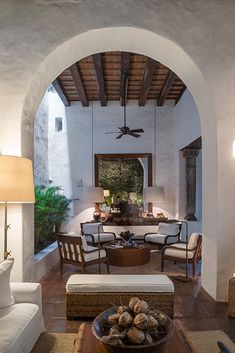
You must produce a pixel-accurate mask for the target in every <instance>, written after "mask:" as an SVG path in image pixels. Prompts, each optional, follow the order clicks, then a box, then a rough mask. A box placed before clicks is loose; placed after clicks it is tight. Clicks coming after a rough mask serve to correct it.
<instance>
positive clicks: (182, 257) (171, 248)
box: [161, 233, 202, 277]
mask: <svg viewBox="0 0 235 353" xmlns="http://www.w3.org/2000/svg"><path fill="white" fill-rule="evenodd" d="M201 249H202V235H201V234H199V233H192V235H191V237H190V239H189V242H188V263H191V264H192V265H193V277H194V276H195V271H196V265H197V262H198V261H200V260H201ZM165 260H168V261H174V262H175V263H177V262H181V263H186V243H185V242H184V243H183V242H181V243H177V244H174V245H168V246H165V247H164V248H163V249H162V253H161V271H162V272H163V270H164V263H165Z"/></svg>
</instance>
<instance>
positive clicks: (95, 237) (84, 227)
mask: <svg viewBox="0 0 235 353" xmlns="http://www.w3.org/2000/svg"><path fill="white" fill-rule="evenodd" d="M81 231H82V235H83V236H85V237H86V240H87V242H88V243H90V244H92V245H95V246H98V245H99V244H100V245H101V246H102V245H103V244H105V243H110V242H112V241H114V240H116V235H115V233H113V232H105V231H104V228H103V224H102V223H100V222H97V223H96V222H86V223H81Z"/></svg>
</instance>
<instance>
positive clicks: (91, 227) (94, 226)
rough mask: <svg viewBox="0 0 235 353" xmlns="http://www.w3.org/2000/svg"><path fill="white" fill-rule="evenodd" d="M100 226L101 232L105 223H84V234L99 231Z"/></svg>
mask: <svg viewBox="0 0 235 353" xmlns="http://www.w3.org/2000/svg"><path fill="white" fill-rule="evenodd" d="M98 228H99V231H100V232H103V231H104V227H103V224H102V223H100V222H97V223H93V222H90V223H83V224H82V232H83V234H93V233H98Z"/></svg>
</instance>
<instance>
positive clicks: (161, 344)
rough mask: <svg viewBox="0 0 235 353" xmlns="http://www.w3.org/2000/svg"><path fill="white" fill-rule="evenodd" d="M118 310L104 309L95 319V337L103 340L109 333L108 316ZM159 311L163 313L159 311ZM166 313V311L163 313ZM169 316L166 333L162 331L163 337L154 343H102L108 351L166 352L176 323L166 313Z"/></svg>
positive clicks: (111, 352)
mask: <svg viewBox="0 0 235 353" xmlns="http://www.w3.org/2000/svg"><path fill="white" fill-rule="evenodd" d="M115 313H116V310H115V308H110V309H107V310H105V311H103V312H102V313H101V314H99V315H98V316H97V317H96V318H95V320H94V321H93V324H92V332H93V334H94V335H95V337H96V338H97V339H98V340H99V341H101V337H102V336H103V335H105V334H107V333H106V332H107V320H108V317H109V316H110V315H112V314H115ZM159 313H162V312H161V311H159ZM163 314H164V313H163ZM164 315H165V316H166V318H167V330H166V333H165V332H164V333H161V337H160V339H159V340H157V341H155V342H154V343H152V344H149V345H146V344H145V345H122V346H120V345H115V346H114V345H111V344H106V343H105V344H104V343H102V344H103V345H104V346H105V348H106V350H107V352H109V353H127V352H130V353H134V352H137V353H162V352H164V350H165V348H166V344H167V341H168V339H169V338H170V337H171V335H172V332H173V329H174V324H173V321H172V320H171V318H170V317H169V316H168V315H166V314H164Z"/></svg>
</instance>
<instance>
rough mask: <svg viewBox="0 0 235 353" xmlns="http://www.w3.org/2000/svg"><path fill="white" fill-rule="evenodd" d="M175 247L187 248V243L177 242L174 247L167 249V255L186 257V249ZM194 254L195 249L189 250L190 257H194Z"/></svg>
mask: <svg viewBox="0 0 235 353" xmlns="http://www.w3.org/2000/svg"><path fill="white" fill-rule="evenodd" d="M174 247H177V248H180V249H184V250H186V244H179V243H177V244H175V245H173V248H172V249H171V248H170V247H169V248H167V249H166V250H165V256H170V257H177V258H179V259H186V251H182V250H178V249H175V248H174ZM193 255H194V251H191V250H189V251H188V258H189V259H192V258H193Z"/></svg>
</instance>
